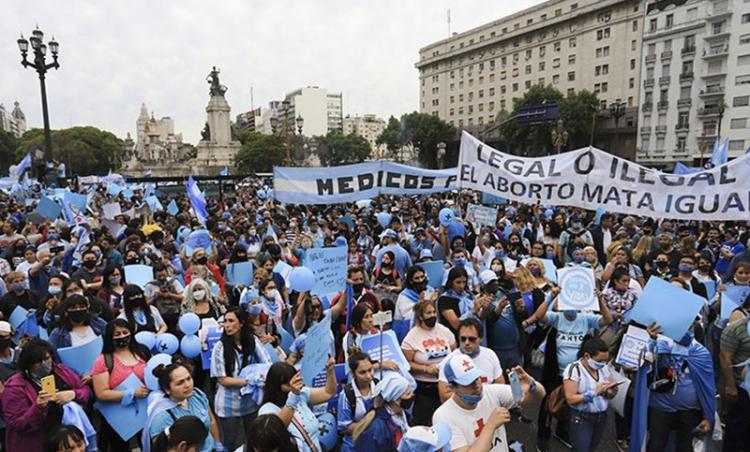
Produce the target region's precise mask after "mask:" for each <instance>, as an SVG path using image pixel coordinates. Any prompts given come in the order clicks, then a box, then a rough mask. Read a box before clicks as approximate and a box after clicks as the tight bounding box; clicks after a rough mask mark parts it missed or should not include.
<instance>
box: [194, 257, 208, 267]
mask: <svg viewBox="0 0 750 452" xmlns="http://www.w3.org/2000/svg"><path fill="white" fill-rule="evenodd" d="M195 263H196V264H198V265H206V264H207V263H208V258H207V257H206V256H203V257H201V258H199V259H196V260H195Z"/></svg>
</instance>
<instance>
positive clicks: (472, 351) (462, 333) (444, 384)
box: [438, 317, 505, 402]
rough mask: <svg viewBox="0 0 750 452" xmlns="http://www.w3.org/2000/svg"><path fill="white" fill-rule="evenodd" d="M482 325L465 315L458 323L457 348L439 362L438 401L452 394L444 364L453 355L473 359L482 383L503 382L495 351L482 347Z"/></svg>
mask: <svg viewBox="0 0 750 452" xmlns="http://www.w3.org/2000/svg"><path fill="white" fill-rule="evenodd" d="M483 336H484V327H483V326H482V322H480V321H479V320H478V319H477V318H476V317H467V318H465V319H463V320H461V323H459V324H458V348H457V349H455V350H453V351H452V352H450V354H448V356H446V357H445V359H444V360H443V362H441V363H440V374H439V376H438V392H439V393H440V401H441V402H445V401H446V400H448V399H449V398H451V397H452V396H453V390H452V389H451V385H449V384H448V379H447V378H446V376H445V366H446V364H447V363H448V362H449V361H450V359H451V358H452V357H453V356H454V355H458V354H461V353H463V354H464V355H468V356H470V357H471V359H472V360H474V364H476V365H477V367H478V368H479V370H481V371H482V373H483V375H482V377H481V378H482V384H493V383H494V384H503V383H505V379H504V378H503V368H502V367H501V366H500V360H499V359H498V358H497V355H496V354H495V352H493V351H492V350H490V349H489V348H487V347H482V346H481V345H480V343H481V342H482V337H483Z"/></svg>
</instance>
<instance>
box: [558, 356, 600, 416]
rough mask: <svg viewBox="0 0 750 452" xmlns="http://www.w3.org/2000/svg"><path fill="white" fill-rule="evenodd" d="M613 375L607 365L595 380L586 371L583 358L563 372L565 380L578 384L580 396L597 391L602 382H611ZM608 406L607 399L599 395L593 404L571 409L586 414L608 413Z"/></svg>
mask: <svg viewBox="0 0 750 452" xmlns="http://www.w3.org/2000/svg"><path fill="white" fill-rule="evenodd" d="M611 374H612V371H611V370H610V367H609V365H606V366H604V368H602V369H601V370H599V378H594V376H593V375H591V374H590V373H589V371H588V370H586V367H585V366H584V365H583V358H581V359H579V360H578V361H574V362H572V363H570V364H568V367H566V368H565V372H563V377H564V379H565V380H571V381H575V382H578V394H584V393H586V391H589V390H590V391H596V387H597V386H599V385H600V384H601V383H602V382H604V381H606V380H610V375H611ZM608 406H609V405H608V401H607V399H606V398H605V397H604V396H602V395H598V396H594V399H593V400H592V401H591V402H581V403H579V404H578V405H574V406H572V407H571V408H573V409H574V410H576V411H581V412H584V413H601V412H604V411H607V408H608Z"/></svg>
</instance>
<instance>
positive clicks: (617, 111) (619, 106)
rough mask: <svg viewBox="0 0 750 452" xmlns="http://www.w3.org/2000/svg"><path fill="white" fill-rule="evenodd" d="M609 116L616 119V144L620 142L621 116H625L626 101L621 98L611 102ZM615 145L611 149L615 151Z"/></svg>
mask: <svg viewBox="0 0 750 452" xmlns="http://www.w3.org/2000/svg"><path fill="white" fill-rule="evenodd" d="M609 116H610V117H611V118H613V119H614V120H615V139H614V144H615V145H616V144H619V143H618V141H619V140H618V138H619V137H620V136H619V135H620V118H622V117H623V116H625V102H623V101H622V100H621V99H617V100H615V101H614V102H612V103H611V104H609ZM614 148H615V146H614V145H613V146H612V149H610V150H609V151H610V152H613V151H614Z"/></svg>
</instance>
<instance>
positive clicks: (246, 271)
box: [227, 261, 253, 286]
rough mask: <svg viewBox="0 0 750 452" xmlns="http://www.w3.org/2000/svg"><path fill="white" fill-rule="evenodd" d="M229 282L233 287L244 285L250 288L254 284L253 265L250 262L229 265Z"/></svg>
mask: <svg viewBox="0 0 750 452" xmlns="http://www.w3.org/2000/svg"><path fill="white" fill-rule="evenodd" d="M227 282H228V283H229V284H230V285H232V286H237V285H240V284H242V285H243V286H250V285H252V283H253V263H252V262H250V261H245V262H236V263H234V264H227Z"/></svg>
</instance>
